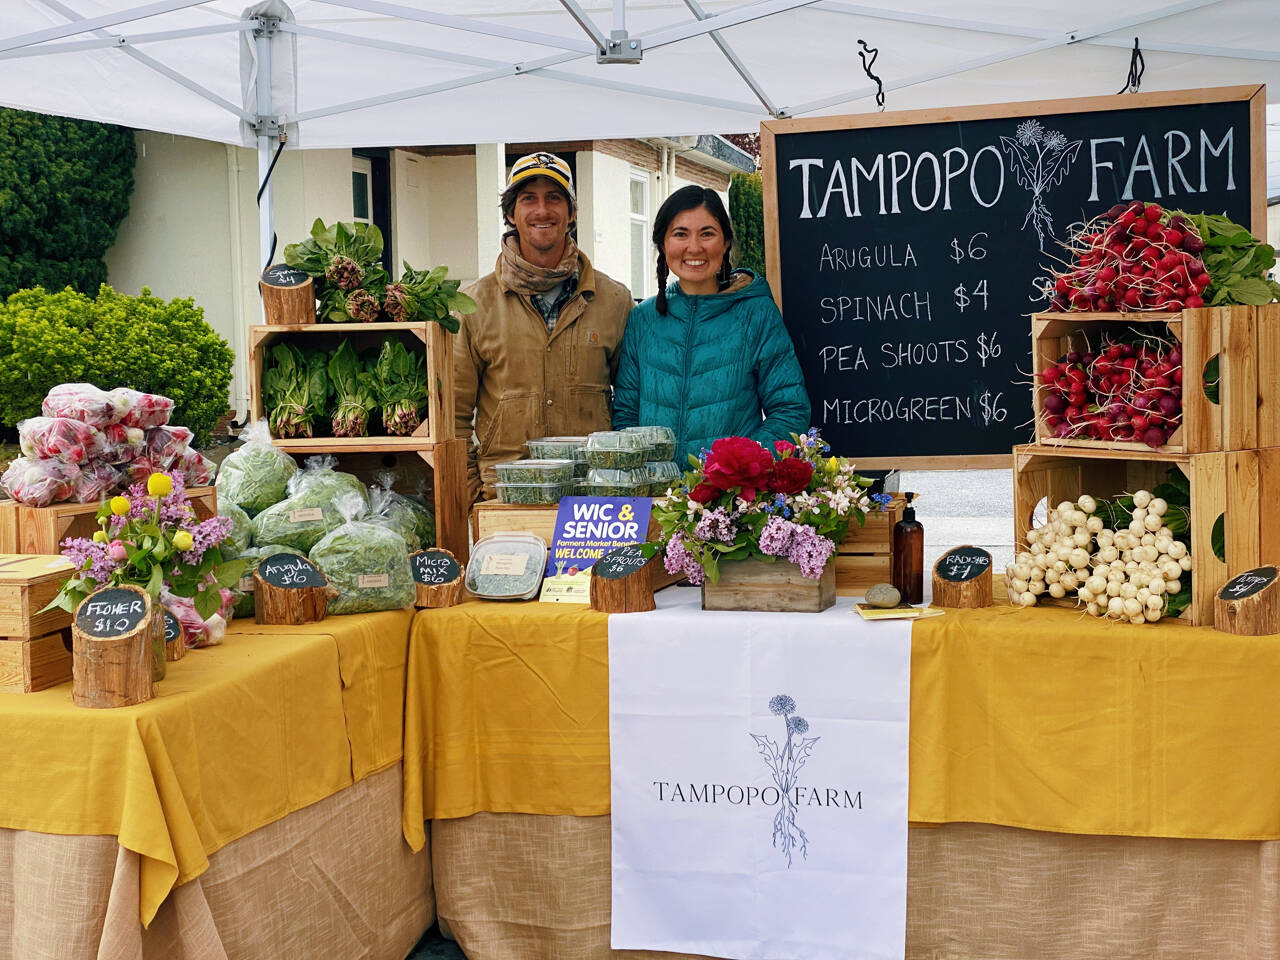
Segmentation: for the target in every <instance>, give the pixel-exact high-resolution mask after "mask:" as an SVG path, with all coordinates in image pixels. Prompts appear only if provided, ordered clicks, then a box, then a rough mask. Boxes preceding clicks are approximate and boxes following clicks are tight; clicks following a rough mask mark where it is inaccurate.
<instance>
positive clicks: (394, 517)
mask: <svg viewBox="0 0 1280 960" xmlns="http://www.w3.org/2000/svg"><path fill="white" fill-rule="evenodd" d="M376 476H377V479H378V483H380V484H381V485H382V486H381V494H382V495H381V496H380V497H379V498H378V503H377V504H376V505H375V503H374V500H373V495H374V492H375V491H377V490H378V489H379V488H377V487H373V488H371V489H370V499H369V510H370V514H371V516H372V517H373V518H374V519H375V520H377V518H379V517H383V518H385V519H386V521H387V522H389V523H392V524H394V525H395V526H396V527H399V528H402V529H404V531H405V538H404V539H405V543H407V544H408V545H409V549H410V551H413V550H419V549H422V548H425V547H433V546H435V542H436V518H435V516H434V515H433V514H432V513H431V511H430V510H428V509H427V508H426V507H424V506H423V505H422V504H420V503H417V502H416V501H414V500H410V499H409V498H408V497H406V496H403V495H402V494H399V493H396V492H395V490H393V489H392V487H393V485H394V484H395V482H396V474H395V471H394V470H380V471H379V472H378V473H377V475H376Z"/></svg>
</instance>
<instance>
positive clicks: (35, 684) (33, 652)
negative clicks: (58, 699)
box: [0, 614, 72, 693]
mask: <svg viewBox="0 0 1280 960" xmlns="http://www.w3.org/2000/svg"><path fill="white" fill-rule="evenodd" d="M68 616H70V614H68ZM71 666H72V658H71V631H70V629H66V630H59V631H57V632H56V633H50V634H46V635H45V636H43V637H33V638H32V639H29V640H27V639H23V638H21V637H0V693H35V692H36V691H37V690H47V689H48V688H49V687H56V686H57V685H58V684H60V683H66V682H67V681H68V680H70V679H71Z"/></svg>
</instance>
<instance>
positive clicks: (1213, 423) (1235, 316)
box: [1013, 304, 1280, 624]
mask: <svg viewBox="0 0 1280 960" xmlns="http://www.w3.org/2000/svg"><path fill="white" fill-rule="evenodd" d="M1116 325H1123V326H1126V327H1131V328H1137V329H1139V330H1140V331H1142V332H1145V331H1146V328H1147V327H1150V330H1151V335H1153V336H1159V337H1166V336H1167V337H1169V338H1172V339H1174V340H1177V341H1179V342H1180V343H1181V349H1182V368H1183V380H1182V410H1183V413H1182V425H1181V427H1180V429H1178V430H1177V431H1176V432H1175V433H1174V434H1173V435H1172V436H1171V437H1170V438H1169V442H1168V443H1166V444H1165V445H1164V446H1163V447H1161V448H1160V449H1159V450H1152V449H1151V448H1149V447H1147V446H1145V445H1144V444H1141V443H1134V442H1126V441H1113V440H1090V439H1085V438H1066V439H1059V438H1054V437H1052V436H1050V435H1049V431H1048V430H1047V428H1046V427H1045V425H1044V423H1043V421H1042V419H1041V417H1040V412H1041V409H1042V395H1041V391H1042V390H1043V387H1037V390H1036V395H1035V399H1034V407H1035V411H1036V443H1034V444H1027V445H1024V446H1019V447H1015V448H1014V451H1013V454H1014V541H1015V543H1018V544H1021V543H1024V542H1025V539H1026V534H1027V531H1028V530H1029V529H1030V528H1031V526H1032V517H1033V513H1034V512H1035V510H1036V508H1037V507H1038V506H1039V505H1040V504H1041V503H1042V502H1045V503H1047V505H1048V506H1050V507H1052V506H1056V505H1057V504H1058V503H1060V502H1062V501H1064V500H1069V501H1074V500H1075V499H1076V498H1078V497H1079V496H1080V495H1081V494H1085V493H1087V494H1089V495H1091V496H1093V497H1113V496H1116V495H1118V494H1121V493H1125V492H1133V491H1134V490H1138V489H1143V488H1145V489H1151V488H1152V487H1153V486H1155V485H1157V484H1159V483H1161V482H1163V481H1164V478H1165V477H1166V476H1167V474H1168V471H1169V470H1170V469H1176V470H1178V471H1180V472H1181V473H1182V474H1183V475H1184V476H1185V477H1186V478H1187V481H1188V483H1189V485H1190V489H1191V545H1190V554H1191V562H1192V569H1191V591H1192V593H1191V604H1190V606H1188V607H1187V609H1186V610H1185V611H1184V612H1183V613H1182V615H1181V617H1180V619H1182V620H1184V621H1186V622H1188V623H1191V624H1210V623H1212V622H1213V598H1214V595H1215V594H1216V593H1217V591H1218V590H1219V589H1220V588H1221V587H1222V585H1223V584H1224V583H1225V582H1226V581H1227V579H1229V577H1230V576H1232V575H1234V574H1236V573H1240V572H1241V571H1243V570H1246V569H1248V568H1250V567H1256V566H1258V565H1259V564H1261V563H1276V562H1277V560H1280V519H1271V516H1270V511H1264V510H1263V504H1265V503H1267V502H1269V501H1270V502H1275V500H1276V498H1277V497H1280V304H1271V305H1269V306H1265V307H1215V308H1204V309H1198V310H1184V311H1181V312H1180V313H1139V314H1135V313H1126V314H1107V313H1079V314H1036V315H1034V316H1033V317H1032V320H1031V336H1032V356H1033V358H1034V362H1035V365H1036V370H1042V369H1044V368H1045V367H1047V366H1050V365H1052V364H1054V363H1057V362H1058V361H1059V360H1060V359H1061V357H1062V356H1063V355H1064V354H1066V353H1067V352H1068V351H1070V350H1080V351H1082V352H1083V351H1085V350H1088V349H1090V348H1091V347H1096V345H1097V344H1098V343H1099V341H1100V336H1101V334H1102V333H1103V332H1104V330H1106V329H1107V328H1108V327H1112V328H1114V327H1115V326H1116ZM1214 357H1217V358H1218V364H1219V373H1220V377H1221V383H1220V386H1219V402H1216V403H1215V402H1211V401H1210V400H1209V398H1208V397H1207V396H1206V395H1205V391H1204V384H1203V371H1204V368H1205V365H1206V364H1207V363H1208V362H1209V361H1210V360H1211V359H1213V358H1214ZM1215 528H1216V530H1217V532H1218V534H1219V537H1220V539H1221V540H1222V541H1223V544H1224V551H1223V556H1221V557H1219V556H1218V555H1217V554H1216V553H1215V552H1214V550H1213V541H1214V539H1215V537H1214V534H1215ZM1042 602H1043V600H1042ZM1058 602H1060V603H1068V602H1070V601H1069V600H1064V601H1058Z"/></svg>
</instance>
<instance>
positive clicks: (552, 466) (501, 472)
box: [494, 460, 574, 483]
mask: <svg viewBox="0 0 1280 960" xmlns="http://www.w3.org/2000/svg"><path fill="white" fill-rule="evenodd" d="M573 463H574V461H572V460H510V461H508V462H506V463H499V464H496V465H495V467H494V469H496V470H497V471H498V481H499V482H500V483H563V482H564V481H566V480H572V479H573Z"/></svg>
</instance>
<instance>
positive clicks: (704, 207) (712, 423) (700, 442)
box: [613, 185, 809, 464]
mask: <svg viewBox="0 0 1280 960" xmlns="http://www.w3.org/2000/svg"><path fill="white" fill-rule="evenodd" d="M653 243H654V246H655V247H657V248H658V288H659V290H660V291H661V292H659V294H658V295H657V296H656V297H650V298H649V299H648V300H646V301H644V303H642V304H640V305H639V306H637V307H636V308H635V309H634V310H632V311H631V315H630V317H628V319H627V329H626V333H624V334H623V338H622V347H621V349H620V351H619V354H620V359H619V363H618V375H617V378H616V380H615V381H614V412H613V426H614V429H615V430H617V429H621V428H623V427H633V426H638V425H641V424H643V425H653V424H656V425H660V426H664V427H670V428H671V429H672V430H674V431H675V434H676V444H677V447H676V460H677V462H678V463H680V464H684V462H685V455H686V454H690V453H692V454H697V453H698V452H699V451H700V450H702V449H703V448H705V447H710V446H711V444H712V442H713V441H715V440H718V439H719V438H721V437H750V438H751V439H753V440H758V441H759V442H760V443H762V444H764V445H765V446H766V447H768V448H769V451H770V452H771V453H772V452H773V443H774V441H775V440H789V439H790V438H791V434H793V433H804V431H805V430H807V429H808V427H809V397H808V394H807V393H806V392H805V388H804V376H803V374H801V372H800V363H799V361H797V360H796V352H795V348H794V347H793V346H792V344H791V337H790V335H789V334H788V333H787V331H786V328H785V327H784V326H783V324H782V314H780V313H779V312H778V308H777V307H776V306H775V305H774V302H773V296H772V294H770V292H769V284H768V283H767V282H765V280H764V278H763V277H757V276H756V275H755V274H754V273H752V272H751V271H750V270H731V269H730V266H729V250H730V248H731V247H732V246H733V229H732V227H731V226H730V224H729V215H728V214H727V213H726V212H725V209H724V204H723V203H722V202H721V201H720V196H719V194H717V193H716V192H715V191H714V190H708V189H706V188H704V187H699V186H696V185H693V186H688V187H683V188H681V189H680V190H677V191H676V192H675V193H673V194H672V195H671V196H670V197H668V198H667V200H666V202H665V203H663V205H662V207H661V208H660V209H659V210H658V215H657V217H656V218H655V219H654V223H653ZM668 273H674V274H675V275H676V282H674V283H672V284H671V285H670V286H667V276H668Z"/></svg>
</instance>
